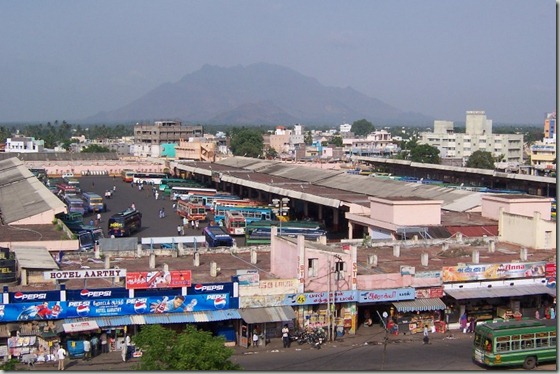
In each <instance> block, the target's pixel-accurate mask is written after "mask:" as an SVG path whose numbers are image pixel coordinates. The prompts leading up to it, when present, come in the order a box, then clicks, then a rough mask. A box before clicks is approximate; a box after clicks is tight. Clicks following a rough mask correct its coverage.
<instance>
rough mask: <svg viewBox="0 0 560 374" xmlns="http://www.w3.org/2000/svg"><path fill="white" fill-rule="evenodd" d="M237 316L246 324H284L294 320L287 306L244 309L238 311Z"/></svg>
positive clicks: (292, 313)
mask: <svg viewBox="0 0 560 374" xmlns="http://www.w3.org/2000/svg"><path fill="white" fill-rule="evenodd" d="M239 314H240V315H241V318H243V319H244V320H245V322H247V323H265V322H284V321H291V320H292V319H294V318H296V314H295V313H294V310H293V309H292V307H291V306H289V305H284V306H271V307H267V308H244V309H239Z"/></svg>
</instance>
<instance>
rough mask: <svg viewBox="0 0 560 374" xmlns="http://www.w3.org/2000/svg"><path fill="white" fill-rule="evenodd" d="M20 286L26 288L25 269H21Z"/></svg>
mask: <svg viewBox="0 0 560 374" xmlns="http://www.w3.org/2000/svg"><path fill="white" fill-rule="evenodd" d="M21 285H22V286H27V269H21Z"/></svg>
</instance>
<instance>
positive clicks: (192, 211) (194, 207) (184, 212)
mask: <svg viewBox="0 0 560 374" xmlns="http://www.w3.org/2000/svg"><path fill="white" fill-rule="evenodd" d="M177 214H178V215H180V216H181V217H185V218H186V219H188V220H189V221H204V220H206V208H205V207H204V205H202V204H195V203H191V202H188V201H184V200H178V201H177Z"/></svg>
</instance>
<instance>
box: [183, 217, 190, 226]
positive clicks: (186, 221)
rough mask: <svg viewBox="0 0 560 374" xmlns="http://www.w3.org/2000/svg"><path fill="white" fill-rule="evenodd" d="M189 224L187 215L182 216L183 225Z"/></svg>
mask: <svg viewBox="0 0 560 374" xmlns="http://www.w3.org/2000/svg"><path fill="white" fill-rule="evenodd" d="M188 224H189V220H188V219H187V217H183V226H187V225H188Z"/></svg>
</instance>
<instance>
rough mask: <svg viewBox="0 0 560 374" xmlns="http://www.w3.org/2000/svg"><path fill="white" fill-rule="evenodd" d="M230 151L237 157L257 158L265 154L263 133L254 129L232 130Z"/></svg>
mask: <svg viewBox="0 0 560 374" xmlns="http://www.w3.org/2000/svg"><path fill="white" fill-rule="evenodd" d="M229 146H230V149H231V152H232V153H233V154H234V155H235V156H246V157H254V158H257V157H259V156H261V155H262V154H263V147H264V141H263V136H262V132H261V131H260V130H258V129H254V128H252V129H251V128H247V127H242V128H234V129H232V130H231V140H230V145H229Z"/></svg>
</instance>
